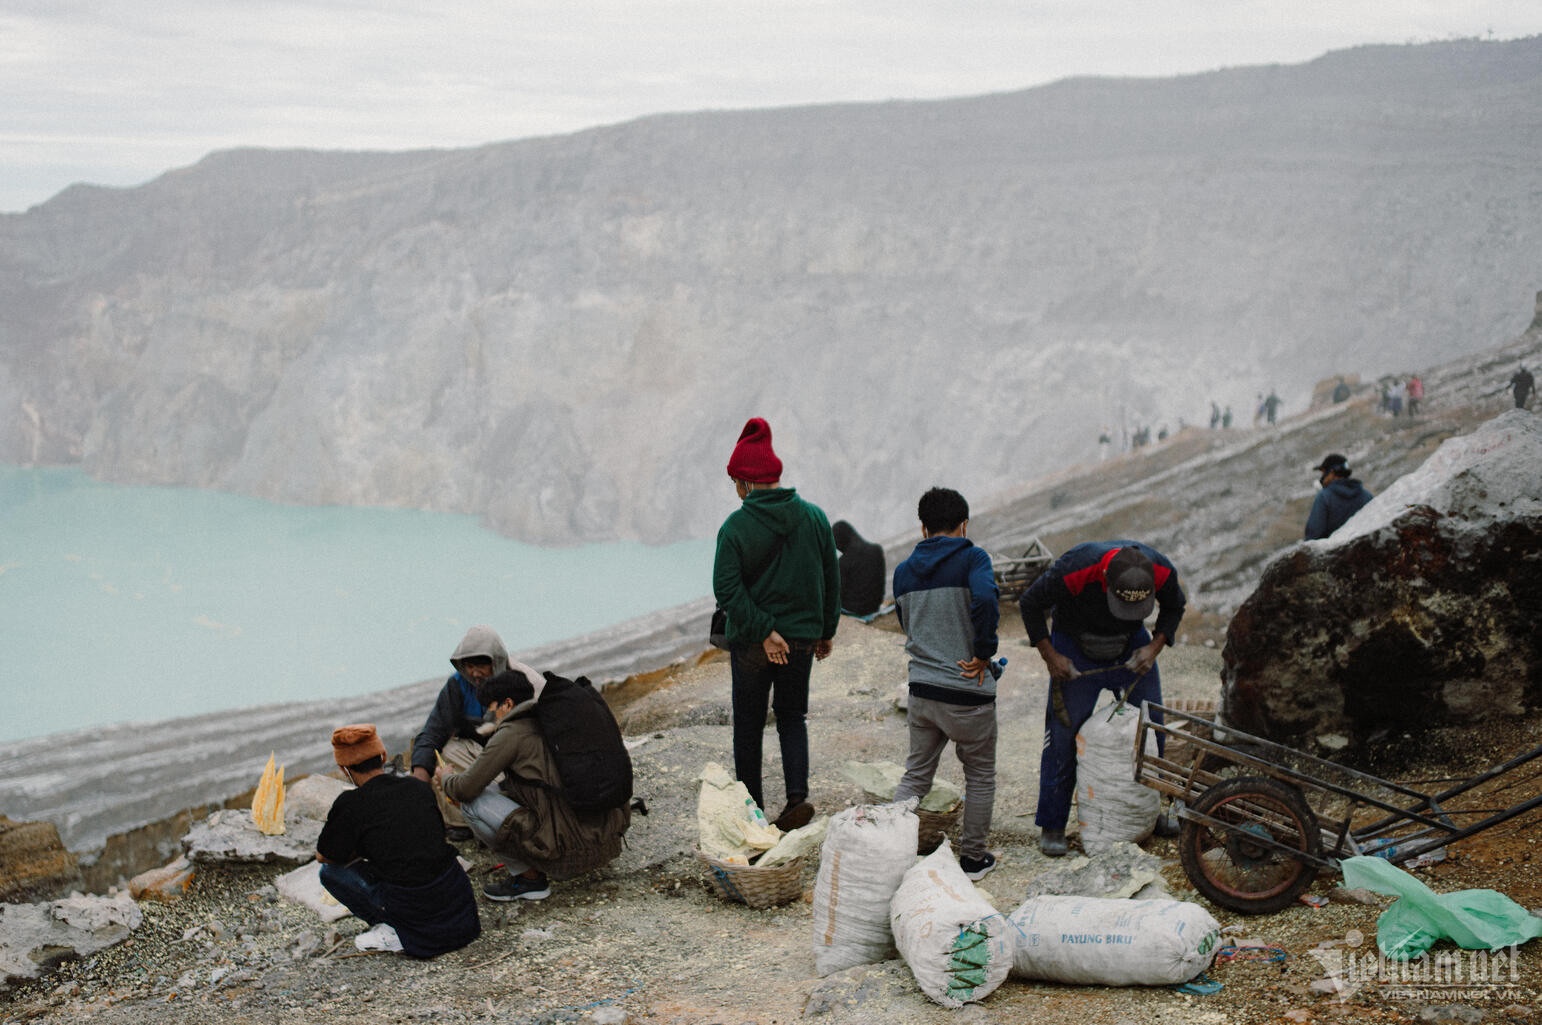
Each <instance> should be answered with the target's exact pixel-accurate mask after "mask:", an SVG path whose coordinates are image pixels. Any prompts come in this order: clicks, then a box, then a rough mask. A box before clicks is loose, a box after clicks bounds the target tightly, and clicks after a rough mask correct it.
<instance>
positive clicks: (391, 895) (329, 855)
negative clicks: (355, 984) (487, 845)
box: [316, 723, 482, 957]
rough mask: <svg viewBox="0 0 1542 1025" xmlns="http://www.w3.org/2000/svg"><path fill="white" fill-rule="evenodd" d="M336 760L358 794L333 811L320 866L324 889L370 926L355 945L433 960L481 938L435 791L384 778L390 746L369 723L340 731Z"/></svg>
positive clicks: (319, 844) (321, 843)
mask: <svg viewBox="0 0 1542 1025" xmlns="http://www.w3.org/2000/svg"><path fill="white" fill-rule="evenodd" d="M332 754H333V757H334V758H335V759H336V761H337V765H338V767H339V768H340V769H342V770H343V774H344V775H345V776H347V777H348V780H349V782H351V783H353V785H354V789H352V790H345V791H343V792H342V793H341V794H338V795H337V799H336V800H335V801H333V802H332V808H331V810H330V811H328V812H327V822H326V825H324V826H323V827H322V829H321V836H320V837H319V838H318V839H317V840H316V860H317V861H320V862H321V885H322V886H324V887H325V888H326V890H327V892H328V893H330V894H331V895H332V896H334V897H336V898H337V900H338V902H339V903H341V904H342V905H343V906H344V907H346V908H347V909H348V910H349V911H352V912H353V913H354V915H356V916H357V917H359V918H360V919H362V920H363V921H364V922H365V923H366V924H367V925H369V926H370V928H369V929H368V930H366V931H365V932H361V933H359V935H357V936H355V937H354V946H356V947H358V948H359V949H360V950H386V951H400V952H402V953H405V954H410V955H411V956H413V957H434V956H435V955H437V954H443V953H445V952H446V951H450V950H458V949H459V948H461V947H464V946H465V945H466V944H468V943H470V942H471V941H472V940H474V939H476V938H477V937H478V936H479V935H481V933H482V923H481V920H480V919H479V918H478V917H477V903H476V895H475V894H474V893H472V890H471V881H470V880H469V879H467V878H466V872H465V870H464V869H462V868H461V867H460V861H459V859H458V858H457V857H456V854H455V848H454V847H451V846H450V845H449V843H447V842H446V841H445V838H444V823H443V822H442V821H441V820H440V818H439V806H438V804H437V803H435V800H434V792H433V790H431V789H430V788H429V785H428V784H427V783H424V782H423V781H422V780H420V779H415V778H413V777H412V776H396V775H391V774H387V773H386V772H385V771H384V767H385V759H386V749H385V745H384V744H382V743H381V742H380V737H379V735H378V734H377V733H376V732H375V727H374V726H373V725H372V724H369V723H360V724H356V725H352V726H339V727H338V728H337V729H335V730H333V731H332Z"/></svg>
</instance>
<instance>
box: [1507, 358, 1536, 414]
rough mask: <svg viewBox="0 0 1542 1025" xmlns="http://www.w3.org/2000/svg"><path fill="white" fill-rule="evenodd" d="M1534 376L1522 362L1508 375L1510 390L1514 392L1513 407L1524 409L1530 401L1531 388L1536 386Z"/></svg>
mask: <svg viewBox="0 0 1542 1025" xmlns="http://www.w3.org/2000/svg"><path fill="white" fill-rule="evenodd" d="M1536 384H1537V381H1536V378H1534V377H1532V376H1531V371H1530V370H1527V369H1526V367H1525V365H1524V364H1523V365H1522V366H1521V368H1520V369H1519V370H1517V371H1516V372H1515V373H1513V374H1511V375H1510V390H1511V391H1513V392H1514V393H1515V408H1516V409H1525V408H1526V404H1527V403H1528V402H1530V401H1531V390H1532V389H1533V388H1534V387H1536Z"/></svg>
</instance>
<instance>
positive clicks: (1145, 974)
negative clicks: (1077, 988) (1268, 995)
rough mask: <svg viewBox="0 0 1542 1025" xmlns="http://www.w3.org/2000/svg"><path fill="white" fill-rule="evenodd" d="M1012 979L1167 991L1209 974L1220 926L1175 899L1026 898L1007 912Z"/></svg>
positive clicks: (1196, 907)
mask: <svg viewBox="0 0 1542 1025" xmlns="http://www.w3.org/2000/svg"><path fill="white" fill-rule="evenodd" d="M1011 923H1012V926H1013V928H1014V931H1015V933H1016V953H1015V954H1014V955H1013V963H1012V974H1013V975H1014V976H1017V977H1019V978H1024V979H1038V980H1041V981H1044V982H1070V983H1082V984H1087V985H1099V986H1173V985H1177V984H1178V983H1182V982H1188V981H1189V980H1190V979H1192V978H1194V976H1196V975H1198V974H1199V973H1200V972H1202V971H1204V970H1205V969H1206V968H1208V967H1210V962H1211V960H1213V959H1214V957H1215V951H1216V947H1217V946H1219V945H1220V939H1221V923H1219V922H1217V921H1216V920H1215V919H1214V918H1212V917H1211V915H1210V913H1209V912H1208V911H1206V910H1205V909H1204V908H1202V907H1200V906H1199V905H1198V904H1190V903H1189V902H1188V901H1182V900H1123V899H1119V898H1114V897H1057V896H1043V897H1032V898H1030V899H1029V900H1028V901H1027V902H1025V903H1024V904H1023V906H1022V907H1020V908H1018V909H1017V910H1016V911H1014V912H1012V917H1011Z"/></svg>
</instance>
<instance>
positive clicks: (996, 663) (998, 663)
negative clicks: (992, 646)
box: [991, 655, 1007, 680]
mask: <svg viewBox="0 0 1542 1025" xmlns="http://www.w3.org/2000/svg"><path fill="white" fill-rule="evenodd" d="M1006 667H1007V657H1006V656H1005V655H1002V656H1001V657H1000V658H997V659H992V660H991V679H993V680H999V679H1001V674H1002V672H1003V671H1004V670H1005V669H1006Z"/></svg>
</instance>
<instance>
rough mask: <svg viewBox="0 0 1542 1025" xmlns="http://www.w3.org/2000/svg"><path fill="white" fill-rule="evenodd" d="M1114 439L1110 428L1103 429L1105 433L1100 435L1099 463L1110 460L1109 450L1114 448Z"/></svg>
mask: <svg viewBox="0 0 1542 1025" xmlns="http://www.w3.org/2000/svg"><path fill="white" fill-rule="evenodd" d="M1113 444H1114V439H1113V438H1112V437H1110V436H1109V433H1108V428H1107V427H1105V428H1103V433H1102V434H1099V435H1098V462H1100V463H1101V462H1102V461H1103V460H1105V459H1107V458H1108V450H1109V449H1110V448H1112V447H1113Z"/></svg>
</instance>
